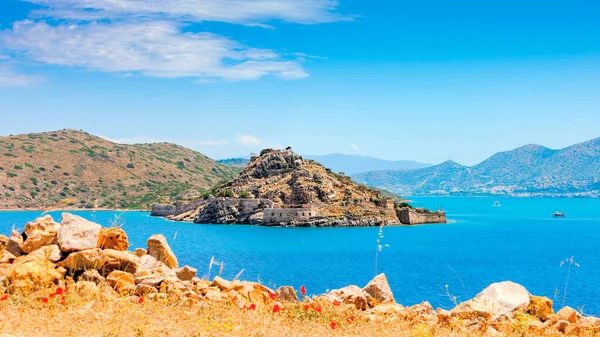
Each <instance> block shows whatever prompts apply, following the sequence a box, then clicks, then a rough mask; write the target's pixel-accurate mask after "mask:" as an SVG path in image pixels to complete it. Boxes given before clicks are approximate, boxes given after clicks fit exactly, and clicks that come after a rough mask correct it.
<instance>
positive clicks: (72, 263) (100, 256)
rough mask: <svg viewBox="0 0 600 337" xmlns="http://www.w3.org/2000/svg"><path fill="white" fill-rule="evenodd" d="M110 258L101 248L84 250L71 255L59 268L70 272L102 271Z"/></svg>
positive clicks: (60, 263)
mask: <svg viewBox="0 0 600 337" xmlns="http://www.w3.org/2000/svg"><path fill="white" fill-rule="evenodd" d="M107 261H108V257H107V256H106V254H104V252H103V251H102V250H101V249H99V248H94V249H89V250H84V251H81V252H75V253H71V254H69V256H68V257H67V258H66V259H65V260H64V261H61V262H59V263H58V266H60V267H65V268H67V269H70V270H75V271H77V270H88V269H96V270H100V269H102V268H103V267H104V265H105V264H106V262H107Z"/></svg>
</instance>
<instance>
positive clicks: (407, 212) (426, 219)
mask: <svg viewBox="0 0 600 337" xmlns="http://www.w3.org/2000/svg"><path fill="white" fill-rule="evenodd" d="M396 215H397V216H398V219H400V222H401V223H402V224H403V225H421V224H435V223H446V222H447V221H446V214H445V213H444V212H441V211H437V212H430V213H427V212H423V211H419V210H416V209H413V208H408V207H404V208H401V209H399V210H397V211H396Z"/></svg>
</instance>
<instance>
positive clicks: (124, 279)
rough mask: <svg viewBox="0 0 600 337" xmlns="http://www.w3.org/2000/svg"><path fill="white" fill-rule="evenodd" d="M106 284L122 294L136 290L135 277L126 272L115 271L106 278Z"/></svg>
mask: <svg viewBox="0 0 600 337" xmlns="http://www.w3.org/2000/svg"><path fill="white" fill-rule="evenodd" d="M106 282H108V284H109V285H110V286H111V287H113V289H114V290H115V291H116V292H118V293H120V294H123V293H127V292H130V291H133V290H134V289H135V283H134V280H133V275H132V274H130V273H127V272H124V271H120V270H115V271H113V272H112V273H110V274H109V275H108V276H107V277H106Z"/></svg>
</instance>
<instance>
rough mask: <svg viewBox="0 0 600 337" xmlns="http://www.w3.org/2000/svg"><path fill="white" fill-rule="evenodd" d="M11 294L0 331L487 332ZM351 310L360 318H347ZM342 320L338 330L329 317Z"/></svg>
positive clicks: (302, 313) (388, 320)
mask: <svg viewBox="0 0 600 337" xmlns="http://www.w3.org/2000/svg"><path fill="white" fill-rule="evenodd" d="M48 293H49V291H47V292H46V293H45V294H41V295H38V296H37V298H35V296H34V297H27V298H24V297H16V296H10V297H9V298H8V299H7V300H4V301H0V313H1V317H2V319H1V321H0V335H2V334H9V335H14V336H255V337H259V336H261V337H262V336H264V337H267V336H277V337H281V336H381V337H386V336H406V337H419V336H423V337H425V336H448V337H453V336H488V333H486V332H484V331H481V330H477V329H471V330H467V329H465V328H456V327H455V328H454V329H453V328H451V327H441V328H440V327H437V326H431V325H428V324H426V323H419V322H415V321H412V322H411V321H405V320H402V319H400V318H397V317H394V316H370V315H368V314H366V313H364V312H361V311H357V310H354V309H342V308H341V307H335V306H333V305H331V304H327V303H319V304H320V305H322V307H323V312H322V313H318V312H315V311H314V310H312V309H309V310H308V311H307V310H305V309H304V307H303V306H304V305H303V304H294V305H285V306H284V308H283V310H282V311H281V312H279V313H273V312H272V307H264V308H259V309H257V310H247V309H240V308H238V307H237V306H235V305H234V304H233V303H231V302H229V301H222V302H194V303H190V302H189V301H188V302H187V303H186V302H185V301H183V302H182V301H178V302H169V301H166V300H148V299H146V300H145V301H143V303H141V304H140V303H138V298H137V297H131V298H119V299H113V300H107V299H106V298H105V297H103V296H102V295H101V294H100V293H76V292H74V291H73V290H70V291H69V292H68V293H67V294H66V296H65V306H63V305H61V304H60V301H61V299H60V298H58V297H55V298H53V299H52V298H51V299H50V300H49V302H48V303H43V302H42V301H41V299H40V298H41V296H47V294H48ZM348 317H354V320H353V321H351V322H348V321H347V320H348ZM332 321H334V322H336V327H335V329H332V327H331V322H332ZM505 335H506V336H515V337H516V336H519V337H522V336H561V335H560V334H559V333H558V332H556V333H548V334H543V333H541V332H537V333H536V332H531V331H528V329H527V326H522V325H519V326H518V327H515V330H514V331H513V332H510V333H508V334H505Z"/></svg>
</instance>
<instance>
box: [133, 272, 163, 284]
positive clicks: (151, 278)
mask: <svg viewBox="0 0 600 337" xmlns="http://www.w3.org/2000/svg"><path fill="white" fill-rule="evenodd" d="M164 280H165V278H164V277H162V276H158V275H147V276H139V277H136V278H135V279H134V283H135V284H144V285H147V286H152V287H157V286H159V285H160V284H161V283H162V282H163V281H164Z"/></svg>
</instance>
